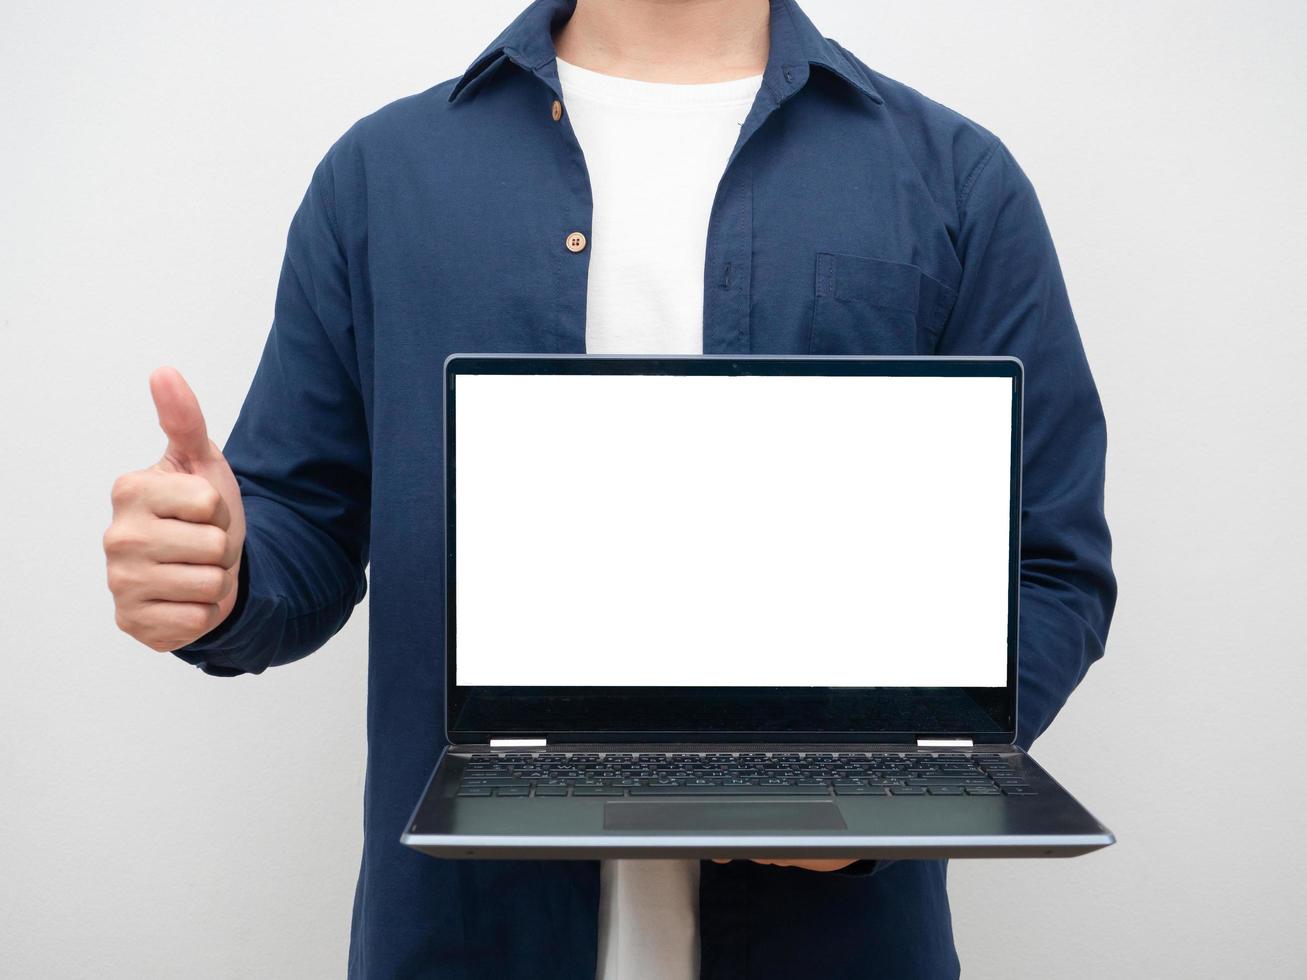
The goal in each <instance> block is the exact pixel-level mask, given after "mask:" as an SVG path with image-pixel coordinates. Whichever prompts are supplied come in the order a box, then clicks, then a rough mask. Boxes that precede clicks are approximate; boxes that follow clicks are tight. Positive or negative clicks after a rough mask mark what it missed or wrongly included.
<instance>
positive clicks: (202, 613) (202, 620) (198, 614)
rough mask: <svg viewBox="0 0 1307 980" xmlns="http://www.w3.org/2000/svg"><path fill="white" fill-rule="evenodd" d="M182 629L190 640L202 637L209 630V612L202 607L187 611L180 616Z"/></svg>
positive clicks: (193, 607)
mask: <svg viewBox="0 0 1307 980" xmlns="http://www.w3.org/2000/svg"><path fill="white" fill-rule="evenodd" d="M182 627H183V628H184V629H185V630H186V632H187V634H188V635H189V637H190V638H192V639H193V638H195V637H197V636H201V635H203V634H204V633H205V632H207V631H208V629H209V610H208V609H205V608H204V607H202V606H192V607H191V608H189V609H187V610H186V611H185V612H184V613H183V614H182ZM187 642H190V641H189V640H187Z"/></svg>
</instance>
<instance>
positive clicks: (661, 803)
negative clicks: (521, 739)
mask: <svg viewBox="0 0 1307 980" xmlns="http://www.w3.org/2000/svg"><path fill="white" fill-rule="evenodd" d="M604 829H605V830H660V831H661V830H684V831H708V830H712V831H724V832H726V833H731V832H736V831H738V832H740V833H753V832H755V831H760V830H844V829H845V825H844V818H843V817H842V816H840V809H839V807H837V806H836V805H835V804H834V803H832V802H830V801H818V800H795V801H794V802H792V803H791V802H787V801H783V800H759V801H757V802H756V803H748V802H745V801H743V800H739V801H737V800H720V801H718V800H683V801H681V800H658V801H656V802H655V801H649V802H643V801H641V802H631V803H627V802H622V803H605V804H604Z"/></svg>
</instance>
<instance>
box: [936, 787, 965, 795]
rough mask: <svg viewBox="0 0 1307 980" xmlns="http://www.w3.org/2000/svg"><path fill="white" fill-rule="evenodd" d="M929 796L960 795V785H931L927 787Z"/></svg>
mask: <svg viewBox="0 0 1307 980" xmlns="http://www.w3.org/2000/svg"><path fill="white" fill-rule="evenodd" d="M929 790H930V795H931V796H961V795H962V787H961V786H931V787H929Z"/></svg>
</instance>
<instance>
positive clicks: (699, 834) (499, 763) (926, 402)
mask: <svg viewBox="0 0 1307 980" xmlns="http://www.w3.org/2000/svg"><path fill="white" fill-rule="evenodd" d="M444 385H445V432H444V439H445V480H446V486H445V491H446V541H445V546H446V577H445V590H446V617H447V620H446V638H445V657H446V691H445V711H446V714H445V724H446V732H447V736H448V743H449V746H448V748H446V749H445V751H444V752H443V753H442V754H441V757H440V760H439V763H438V765H437V767H436V769H435V771H434V773H433V774H432V776H431V780H430V782H429V784H428V786H427V788H426V791H425V792H424V793H423V795H422V799H421V800H420V801H419V803H418V805H417V808H416V810H415V811H414V813H413V817H412V819H411V820H410V822H409V824H408V826H407V827H406V828H405V831H404V834H403V838H402V839H403V842H404V843H405V844H407V845H409V846H411V847H414V848H417V849H418V850H421V851H424V852H426V853H428V854H432V855H435V856H438V857H445V858H462V857H468V858H532V857H534V858H605V857H704V858H707V857H721V858H732V857H734V858H745V857H782V858H783V857H821V856H825V857H859V858H875V857H899V858H937V857H980V856H1002V855H1011V856H1022V857H1034V856H1070V855H1076V854H1082V853H1085V852H1087V851H1091V850H1094V849H1096V848H1100V847H1104V846H1106V845H1108V844H1111V843H1112V842H1113V840H1114V838H1113V836H1112V834H1111V833H1110V832H1109V831H1108V830H1107V829H1106V828H1104V827H1103V825H1102V824H1100V823H1099V822H1098V821H1097V820H1096V819H1095V818H1094V817H1093V816H1092V815H1091V814H1090V813H1089V812H1088V811H1087V810H1086V809H1085V808H1084V807H1082V806H1081V805H1080V804H1079V803H1078V802H1077V801H1076V800H1075V799H1074V798H1073V797H1072V796H1071V795H1070V794H1069V793H1067V792H1066V790H1064V789H1063V788H1062V787H1061V786H1060V785H1059V784H1058V783H1056V782H1055V781H1054V780H1053V779H1052V777H1051V776H1049V775H1048V773H1047V772H1045V771H1044V770H1043V769H1042V768H1041V767H1040V766H1039V765H1037V764H1036V763H1035V762H1034V760H1033V759H1031V758H1030V756H1028V755H1027V754H1026V753H1025V752H1023V751H1022V750H1021V749H1020V748H1018V747H1016V746H1015V745H1014V744H1013V741H1014V737H1015V730H1016V711H1017V693H1018V692H1017V684H1016V679H1017V597H1018V579H1019V557H1020V543H1019V538H1020V530H1019V520H1020V514H1021V505H1020V476H1021V466H1020V460H1021V412H1022V368H1021V364H1020V362H1019V361H1017V360H1015V359H1012V358H965V359H964V358H936V357H918V358H879V357H871V358H864V357H856V358H813V357H797V358H792V357H787V358H781V357H715V356H714V357H684V358H674V357H673V358H661V357H660V358H628V357H620V358H607V357H585V356H529V357H528V356H479V355H478V356H472V355H459V356H454V357H451V358H450V359H449V360H448V361H447V362H446V365H445V377H444Z"/></svg>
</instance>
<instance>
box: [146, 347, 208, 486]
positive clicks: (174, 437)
mask: <svg viewBox="0 0 1307 980" xmlns="http://www.w3.org/2000/svg"><path fill="white" fill-rule="evenodd" d="M150 394H151V395H152V396H153V397H154V407H155V409H157V410H158V413H159V428H161V429H163V433H164V435H166V436H167V437H168V448H167V449H166V450H165V451H164V454H163V455H164V459H165V460H167V461H169V462H171V463H172V464H173V465H175V466H176V467H177V468H178V469H181V470H189V469H190V464H191V463H198V462H203V461H205V460H207V459H208V458H209V455H210V448H209V430H208V429H207V428H206V427H205V425H204V413H203V412H201V411H200V403H199V400H198V399H196V397H195V392H193V391H191V386H190V385H188V384H187V383H186V379H185V378H183V377H182V376H181V374H180V373H178V371H177V369H176V368H170V367H161V368H159V369H158V370H157V371H155V372H154V373H153V374H151V375H150Z"/></svg>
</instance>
